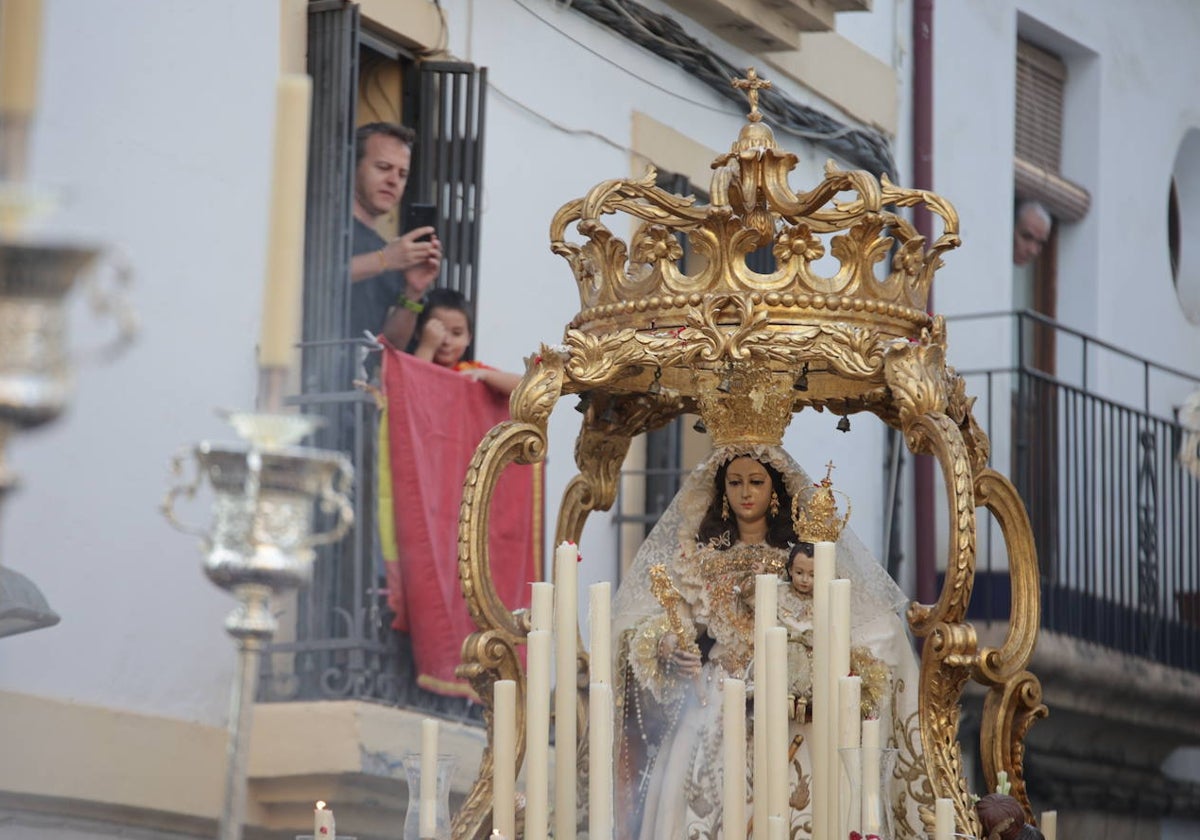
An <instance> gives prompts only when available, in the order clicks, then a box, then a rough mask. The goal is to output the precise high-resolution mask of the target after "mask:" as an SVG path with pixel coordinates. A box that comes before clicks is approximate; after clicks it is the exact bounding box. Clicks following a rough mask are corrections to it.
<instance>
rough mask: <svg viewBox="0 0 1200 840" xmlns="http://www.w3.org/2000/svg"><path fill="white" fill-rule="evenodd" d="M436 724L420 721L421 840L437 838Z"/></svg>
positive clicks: (433, 721) (434, 722)
mask: <svg viewBox="0 0 1200 840" xmlns="http://www.w3.org/2000/svg"><path fill="white" fill-rule="evenodd" d="M437 769H438V722H437V721H436V720H434V719H432V718H425V719H424V720H422V721H421V811H420V817H421V820H420V829H421V837H422V840H428V838H430V837H436V836H437Z"/></svg>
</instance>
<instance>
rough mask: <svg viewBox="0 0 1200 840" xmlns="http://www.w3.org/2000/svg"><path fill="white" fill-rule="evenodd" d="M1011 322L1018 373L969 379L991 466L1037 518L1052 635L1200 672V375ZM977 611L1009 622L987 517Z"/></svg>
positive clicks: (986, 319) (1025, 318)
mask: <svg viewBox="0 0 1200 840" xmlns="http://www.w3.org/2000/svg"><path fill="white" fill-rule="evenodd" d="M997 321H1001V322H1004V321H1007V322H1009V324H1010V325H1011V330H1012V335H1013V341H1014V343H1015V346H1016V348H1019V352H1018V353H1015V354H1014V355H1015V356H1017V357H1018V364H1017V365H1016V366H1015V367H1011V368H1001V367H998V368H983V369H973V370H964V371H960V372H961V373H962V375H963V376H964V378H965V379H966V380H967V390H968V393H971V394H975V395H978V397H979V403H978V404H977V406H976V416H977V418H978V419H979V421H980V423H981V424H983V425H984V427H985V431H986V432H987V433H988V436H989V437H990V438H991V440H992V444H993V458H992V463H993V465H994V466H995V467H997V468H998V469H999V470H1000V471H1002V472H1004V473H1006V474H1008V475H1010V476H1011V477H1012V479H1013V482H1014V483H1015V484H1016V486H1017V490H1018V491H1019V492H1020V494H1021V497H1022V498H1023V499H1024V500H1025V503H1026V506H1027V507H1028V510H1029V517H1030V522H1031V525H1032V526H1033V533H1034V540H1035V543H1036V545H1037V550H1038V560H1039V563H1040V565H1041V579H1042V610H1043V612H1042V627H1043V629H1044V630H1046V631H1049V632H1052V633H1059V634H1062V635H1065V636H1068V637H1071V638H1073V639H1079V640H1083V641H1086V642H1090V643H1094V644H1096V645H1098V646H1100V647H1103V648H1107V649H1111V650H1113V651H1117V652H1120V653H1124V654H1129V655H1131V656H1135V657H1140V658H1143V659H1147V660H1149V661H1151V662H1155V663H1158V664H1161V665H1164V666H1168V667H1171V668H1178V669H1182V670H1186V671H1190V672H1194V673H1195V672H1200V613H1198V612H1197V610H1198V609H1200V568H1198V567H1197V563H1196V558H1197V557H1198V556H1200V481H1197V479H1196V478H1195V477H1194V476H1193V475H1192V474H1191V473H1190V472H1188V471H1187V470H1186V469H1185V468H1184V467H1183V466H1182V465H1181V464H1180V463H1179V461H1178V459H1177V457H1176V455H1177V453H1178V451H1179V447H1180V443H1181V440H1182V436H1183V430H1182V428H1181V426H1180V425H1179V422H1178V419H1177V417H1176V414H1177V410H1178V406H1179V404H1180V403H1182V401H1183V399H1184V398H1185V397H1186V396H1187V395H1188V394H1189V393H1191V392H1192V391H1195V390H1197V389H1200V377H1197V376H1196V375H1194V374H1191V373H1188V372H1185V371H1181V370H1176V369H1173V368H1169V367H1166V366H1163V365H1159V364H1155V363H1154V362H1151V361H1149V360H1147V359H1143V358H1140V357H1138V356H1135V355H1133V354H1131V353H1128V352H1126V351H1125V350H1123V349H1121V348H1119V347H1116V346H1114V345H1112V344H1109V343H1107V342H1104V341H1100V340H1098V339H1095V338H1092V337H1090V336H1087V335H1085V334H1083V333H1080V332H1078V331H1075V330H1071V329H1068V328H1066V327H1064V326H1062V325H1061V324H1057V323H1055V322H1053V321H1051V320H1050V319H1048V318H1046V317H1044V316H1042V315H1038V314H1036V313H1032V312H1021V313H1011V314H1010V313H1003V314H988V315H972V316H965V317H961V318H956V319H952V320H951V321H950V330H951V331H952V332H953V331H954V330H956V329H962V327H964V326H968V325H969V328H971V329H973V330H974V329H984V330H986V329H988V325H989V324H995V322H997ZM979 547H980V551H979V561H978V573H979V574H978V578H977V584H976V590H975V594H974V596H973V598H972V602H971V617H972V618H975V619H979V620H984V621H988V620H995V619H1005V618H1007V610H1008V603H1009V592H1008V588H1007V584H1008V581H1007V558H1006V556H1005V554H1004V548H1003V545H1002V544H1001V543H999V542H998V534H996V533H994V528H993V526H992V523H991V522H990V521H987V520H985V521H984V523H983V530H982V531H981V533H980V535H979Z"/></svg>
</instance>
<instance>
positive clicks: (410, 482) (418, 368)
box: [380, 347, 542, 697]
mask: <svg viewBox="0 0 1200 840" xmlns="http://www.w3.org/2000/svg"><path fill="white" fill-rule="evenodd" d="M382 378H383V390H384V394H385V395H386V398H387V411H386V413H385V417H386V420H385V423H386V430H387V437H388V440H387V447H386V448H382V447H381V457H383V458H386V459H387V460H386V463H385V464H381V465H380V467H381V469H380V483H381V484H382V483H384V482H385V481H386V480H387V476H388V474H389V473H390V478H391V488H392V509H393V512H394V517H395V518H394V521H395V552H394V554H390V552H389V547H388V545H387V542H388V541H387V539H386V535H385V539H384V559H385V561H386V567H387V579H388V603H389V605H390V606H391V608H392V609H393V610H394V611H395V613H396V621H395V623H394V624H393V626H394V627H395V628H396V629H398V630H402V631H404V632H407V633H409V634H410V635H411V636H412V646H413V656H414V659H415V660H416V667H417V681H418V683H419V684H420V685H421V686H422V687H423V688H425V689H428V690H430V691H435V692H438V693H439V694H446V695H450V696H466V697H473V696H474V692H473V691H472V689H471V686H470V685H469V684H468V683H467V682H466V681H465V680H461V679H459V678H458V677H456V676H455V674H454V669H455V668H456V667H457V666H458V665H459V663H460V662H461V661H462V644H463V641H464V640H465V639H466V638H467V636H469V635H470V634H471V633H473V632H475V631H476V629H478V628H476V626H475V623H474V622H473V621H472V620H471V617H470V615H469V614H468V612H467V606H466V602H465V600H464V599H463V595H462V589H461V588H460V585H459V578H458V513H459V505H460V504H461V502H462V487H463V479H464V478H465V477H466V474H467V468H468V466H469V464H470V461H471V457H472V456H473V455H474V454H475V448H476V447H477V446H478V445H479V442H480V441H481V440H483V437H484V435H486V434H487V433H488V432H489V431H490V430H491V429H492V427H493V426H495V425H496V424H497V423H500V422H502V421H504V420H508V419H509V414H508V397H506V396H503V395H500V394H498V393H496V392H495V391H493V390H492V389H491V388H489V387H487V386H486V385H484V384H483V383H480V382H475V381H472V380H471V379H469V378H468V377H465V376H463V375H462V374H461V373H456V372H454V371H452V370H449V369H447V368H444V367H440V366H438V365H434V364H430V363H429V362H425V361H421V360H420V359H416V358H414V357H413V356H410V355H408V354H406V353H401V352H399V351H397V350H395V349H393V348H391V347H387V348H385V349H384V351H383V367H382ZM541 478H542V473H541V465H540V464H538V465H535V466H523V465H517V464H510V465H509V466H508V467H507V468H505V470H504V472H503V473H502V474H501V476H500V479H499V481H498V482H497V484H496V488H495V492H494V493H493V494H492V499H491V513H490V521H489V529H490V533H489V535H488V549H489V560H490V562H491V569H492V581H493V584H494V586H495V589H496V594H497V595H498V596H499V598H500V600H501V601H503V602H504V604H505V606H507V607H508V608H509V609H510V610H515V609H518V608H528V607H529V603H530V586H529V584H530V582H531V581H533V580H534V579H535V578H534V574H535V570H536V569H537V568H539V567H540V557H541V544H542V536H541V527H542V519H541V515H540V514H541ZM385 530H386V529H385ZM389 555H390V556H389Z"/></svg>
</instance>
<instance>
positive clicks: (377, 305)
mask: <svg viewBox="0 0 1200 840" xmlns="http://www.w3.org/2000/svg"><path fill="white" fill-rule="evenodd" d="M386 244H387V243H386V242H385V241H384V239H383V237H382V236H380V235H379V234H378V233H376V232H375V231H374V230H372V229H371V228H370V227H368V226H367V225H364V224H363V223H362V222H360V221H359V220H358V219H357V218H356V219H355V220H354V241H353V244H352V255H353V256H356V257H357V256H358V255H359V254H369V253H371V252H372V251H378V250H379V249H380V248H382V247H383V246H384V245H386ZM402 294H404V272H403V271H385V272H383V273H382V274H376V275H375V276H374V277H368V278H367V279H366V280H360V281H359V282H357V283H351V284H350V337H351V338H361V337H362V334H363V330H370V331H371V334H372V335H376V334H378V333H379V332H380V331H381V330H382V329H383V324H384V321H386V320H387V313H388V310H389V309H390V308H391V307H393V306H395V305H396V301H397V300H398V299H399V298H400V296H401V295H402Z"/></svg>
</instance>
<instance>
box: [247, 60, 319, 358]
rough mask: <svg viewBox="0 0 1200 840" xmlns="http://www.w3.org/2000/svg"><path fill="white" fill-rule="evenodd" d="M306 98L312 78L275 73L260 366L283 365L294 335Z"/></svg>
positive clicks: (299, 291) (300, 270) (300, 271)
mask: <svg viewBox="0 0 1200 840" xmlns="http://www.w3.org/2000/svg"><path fill="white" fill-rule="evenodd" d="M311 102H312V79H310V78H309V77H308V76H303V75H288V76H280V77H279V82H278V87H277V90H276V100H275V164H274V168H273V173H272V180H271V216H270V224H269V233H268V236H267V277H266V283H265V284H264V286H263V311H262V333H261V335H260V336H259V349H258V352H259V357H258V363H259V365H260V366H261V367H287V365H288V363H289V362H290V361H291V354H292V348H293V345H295V343H296V338H297V336H298V335H299V329H300V301H301V298H302V296H303V289H304V214H305V208H306V207H307V200H306V198H307V194H306V184H307V181H308V112H309V107H310V105H311Z"/></svg>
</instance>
